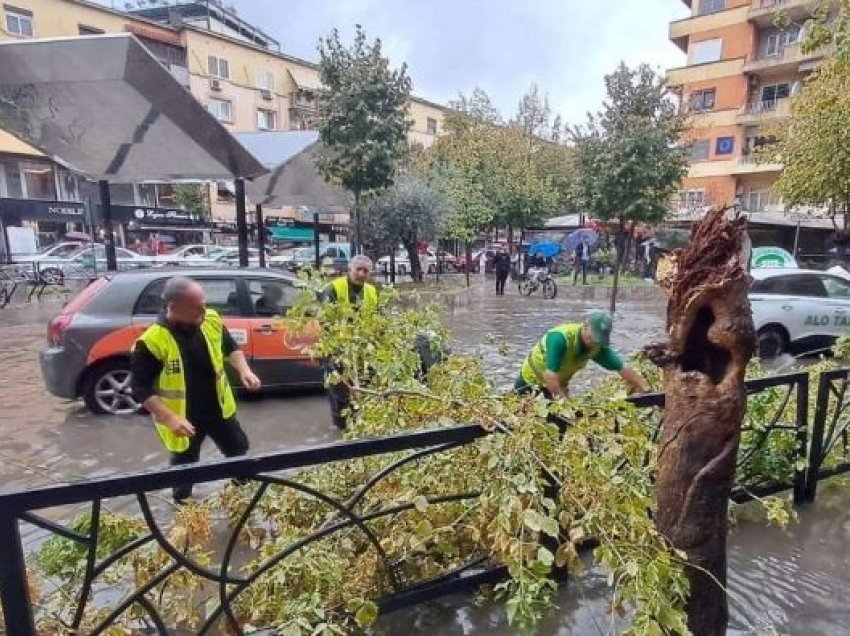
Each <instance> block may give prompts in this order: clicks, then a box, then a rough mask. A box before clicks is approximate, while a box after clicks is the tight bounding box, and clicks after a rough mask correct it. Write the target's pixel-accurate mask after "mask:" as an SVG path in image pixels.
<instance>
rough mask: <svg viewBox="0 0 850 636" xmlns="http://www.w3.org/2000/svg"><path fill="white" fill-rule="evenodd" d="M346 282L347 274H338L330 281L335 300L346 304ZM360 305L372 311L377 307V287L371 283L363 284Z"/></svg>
mask: <svg viewBox="0 0 850 636" xmlns="http://www.w3.org/2000/svg"><path fill="white" fill-rule="evenodd" d="M348 284H349V281H348V276H340V277H339V278H334V279H333V280H332V281H331V287H333V290H334V293H335V294H336V301H337V302H338V303H340V304H343V305H348V304H349V302H350V301H349V299H348ZM360 307H361V308H362V309H366V310H369V311H374V310H375V309H377V308H378V289H377V288H376V287H375V286H374V285H373V284H372V283H364V284H363V298H362V300H361V303H360Z"/></svg>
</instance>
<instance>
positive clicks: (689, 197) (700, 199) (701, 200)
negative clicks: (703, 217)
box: [679, 190, 705, 210]
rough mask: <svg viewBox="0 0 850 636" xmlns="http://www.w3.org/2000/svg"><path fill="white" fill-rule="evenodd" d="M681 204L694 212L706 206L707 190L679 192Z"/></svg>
mask: <svg viewBox="0 0 850 636" xmlns="http://www.w3.org/2000/svg"><path fill="white" fill-rule="evenodd" d="M679 204H680V206H681V207H683V208H687V209H689V210H692V209H694V208H700V207H702V206H703V205H704V204H705V190H682V191H680V192H679Z"/></svg>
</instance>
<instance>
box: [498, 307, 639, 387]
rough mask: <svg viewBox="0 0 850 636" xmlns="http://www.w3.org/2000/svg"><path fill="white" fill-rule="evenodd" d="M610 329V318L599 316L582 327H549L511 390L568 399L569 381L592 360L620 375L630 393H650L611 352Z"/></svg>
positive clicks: (532, 350)
mask: <svg viewBox="0 0 850 636" xmlns="http://www.w3.org/2000/svg"><path fill="white" fill-rule="evenodd" d="M612 328H613V321H612V320H611V317H610V316H608V315H607V314H603V313H599V312H594V313H591V314H589V315H588V316H587V318H586V319H585V321H584V322H581V323H565V324H562V325H557V326H555V327H552V328H551V329H550V330H549V331H547V332H546V333H545V334H544V335H543V337H542V338H541V339H540V341H539V342H538V343H537V344H536V345H534V347H533V348H532V349H531V351H530V352H529V354H528V355H527V356H526V358H525V360H524V361H523V363H522V366H521V368H520V372H519V376H518V377H517V379H516V382H515V383H514V389H515V390H516V391H518V392H520V393H524V392H531V391H539V392H540V393H542V394H543V395H545V396H546V397H547V398H549V399H558V398H562V397H567V395H568V394H569V384H570V380H571V379H572V377H573V376H574V375H575V374H576V373H578V372H579V371H581V370H582V369H583V368H584V367H585V365H586V364H587V362H588V360H593V361H594V362H596V364H598V365H599V366H601V367H602V368H603V369H606V370H608V371H614V372H616V373H619V374H620V377H622V378H623V380H624V381H625V382H626V384H628V385H629V387H630V388H631V389H632V390H634V391H640V392H647V391H649V384H647V382H646V380H644V379H643V377H642V376H641V375H640V374H639V373H638V372H637V371H635V370H634V369H632V368H630V367H628V366H626V363H625V362H624V361H623V359H622V357H620V355H619V354H618V353H617V352H616V351H615V350H614V349H613V348H611V330H612Z"/></svg>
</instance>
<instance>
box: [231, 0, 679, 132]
mask: <svg viewBox="0 0 850 636" xmlns="http://www.w3.org/2000/svg"><path fill="white" fill-rule="evenodd" d="M231 2H232V3H233V4H234V5H235V6H236V8H237V10H238V12H239V14H240V15H241V16H242V17H243V18H245V19H247V20H249V21H251V22H253V23H254V24H256V25H258V26H260V28H262V29H264V30H265V31H267V32H268V33H269V34H270V35H272V36H273V37H275V38H276V39H278V40H279V41H280V43H281V50H282V51H284V52H286V53H291V54H293V55H296V56H298V57H303V58H306V59H310V60H316V59H317V53H316V43H317V41H318V39H319V38H320V37H321V36H322V35H325V34H327V33H328V32H330V30H331V29H332V28H334V27H339V28H340V30H341V31H342V33H343V35H344V36H345V37H347V38H350V37H351V34H352V31H353V27H354V25H355V24H362V25H363V27H364V28H365V29H366V31H367V34H368V35H369V36H370V38H371V37H380V38H381V39H382V40H383V42H384V47H385V51H386V54H387V55H388V56H389V58H390V59H391V60H392V62H393V63H394V64H399V63H401V62H407V64H408V66H409V68H410V74H411V77H412V78H413V83H414V93H415V94H416V95H418V96H420V97H424V98H426V99H430V100H433V101H436V102H440V103H445V102H447V101H448V100H450V99H453V98H455V97H456V96H457V93H458V91H463V92H467V93H468V92H469V91H471V90H472V89H473V88H474V87H475V86H481V87H482V88H483V89H485V90H486V91H487V92H488V93H489V94H490V97H491V98H492V99H493V101H494V102H495V103H496V105H497V106H498V107H499V108H500V109H501V111H502V114H503V115H506V116H509V115H511V114H513V112H514V111H515V110H516V104H517V102H518V101H519V98H520V96H521V95H522V94H523V93H524V92H525V90H526V89H527V88H528V86H529V85H530V84H531V83H532V82H536V83H537V84H538V86H539V87H540V88H541V89H542V90H543V91H544V92H546V93H548V94H549V99H550V102H551V104H552V107H553V110H554V111H555V112H559V113H561V114H562V115H563V116H564V117H565V119H566V120H567V121H569V122H576V121H578V120H581V119H583V117H584V113H585V112H587V111H588V110H596V109H598V108H599V105H600V103H601V101H602V98H603V93H604V87H603V83H602V78H603V76H604V75H605V74H606V73H608V72H610V71H611V70H612V69H613V68H614V67H615V66H616V65H617V63H618V62H620V61H621V60H624V61H625V62H626V63H627V64H630V65H635V64H637V63H639V62H648V63H649V64H651V65H652V66H655V67H658V68H659V69H664V68H668V67H674V66H680V65H682V64H684V55H683V54H682V53H681V52H680V51H679V50H678V49H677V48H676V47H675V46H674V45H673V44H672V43H671V42H670V41H669V40H668V39H667V31H668V24H669V22H670V21H671V20H675V19H678V18H681V17H685V16H687V15H688V9H687V7H686V6H685V4H684V2H682V0H607V1H603V0H420V1H418V2H417V1H413V0H226V4H229V3H231Z"/></svg>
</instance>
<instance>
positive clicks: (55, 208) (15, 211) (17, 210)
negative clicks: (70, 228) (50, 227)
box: [0, 199, 85, 222]
mask: <svg viewBox="0 0 850 636" xmlns="http://www.w3.org/2000/svg"><path fill="white" fill-rule="evenodd" d="M0 216H2V217H4V218H5V217H20V218H21V220H30V221H69V222H73V221H84V220H85V206H84V205H83V204H82V203H77V202H76V201H38V200H36V199H0Z"/></svg>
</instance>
